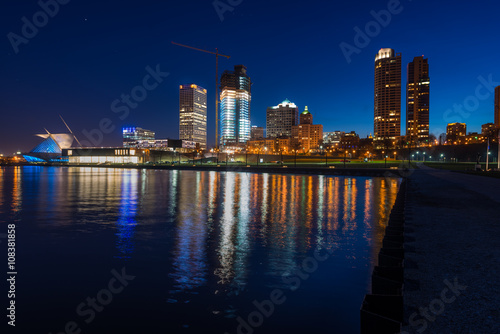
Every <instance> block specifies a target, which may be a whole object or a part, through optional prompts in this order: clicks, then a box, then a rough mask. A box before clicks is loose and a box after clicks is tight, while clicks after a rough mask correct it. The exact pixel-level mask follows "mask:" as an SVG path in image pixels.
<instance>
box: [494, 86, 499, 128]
mask: <svg viewBox="0 0 500 334" xmlns="http://www.w3.org/2000/svg"><path fill="white" fill-rule="evenodd" d="M495 126H496V127H497V128H499V129H500V86H497V87H496V88H495Z"/></svg>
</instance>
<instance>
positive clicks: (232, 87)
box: [219, 65, 252, 145]
mask: <svg viewBox="0 0 500 334" xmlns="http://www.w3.org/2000/svg"><path fill="white" fill-rule="evenodd" d="M251 85H252V82H251V81H250V77H249V76H248V75H247V68H246V67H245V66H243V65H236V66H235V67H234V71H224V73H223V74H222V77H221V85H220V89H221V95H220V141H219V142H220V144H221V145H232V144H234V145H238V144H244V143H246V142H247V140H250V101H251V97H252V95H251Z"/></svg>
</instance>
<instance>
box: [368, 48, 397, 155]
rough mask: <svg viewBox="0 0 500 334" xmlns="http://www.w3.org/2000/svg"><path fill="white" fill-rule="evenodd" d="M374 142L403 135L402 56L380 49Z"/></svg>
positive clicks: (376, 80)
mask: <svg viewBox="0 0 500 334" xmlns="http://www.w3.org/2000/svg"><path fill="white" fill-rule="evenodd" d="M374 133H375V136H374V142H375V145H376V146H377V144H376V143H378V144H379V145H378V146H381V143H382V142H383V141H385V140H395V139H396V137H398V136H400V134H401V54H400V53H398V54H396V53H395V52H394V50H393V49H380V51H379V52H378V54H377V55H376V57H375V108H374Z"/></svg>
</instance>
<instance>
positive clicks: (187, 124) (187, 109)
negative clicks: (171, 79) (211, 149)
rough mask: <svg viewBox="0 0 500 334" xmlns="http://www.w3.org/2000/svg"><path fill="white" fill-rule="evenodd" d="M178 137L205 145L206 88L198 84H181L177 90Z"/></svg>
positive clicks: (201, 145)
mask: <svg viewBox="0 0 500 334" xmlns="http://www.w3.org/2000/svg"><path fill="white" fill-rule="evenodd" d="M179 139H181V140H189V141H194V142H196V143H199V144H200V147H201V148H202V149H205V148H206V147H207V90H206V89H205V88H203V87H200V86H198V85H194V84H191V85H181V86H180V90H179Z"/></svg>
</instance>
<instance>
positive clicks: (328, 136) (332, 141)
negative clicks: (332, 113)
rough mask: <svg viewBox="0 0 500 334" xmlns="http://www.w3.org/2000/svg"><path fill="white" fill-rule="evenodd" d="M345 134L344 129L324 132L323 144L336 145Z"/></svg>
mask: <svg viewBox="0 0 500 334" xmlns="http://www.w3.org/2000/svg"><path fill="white" fill-rule="evenodd" d="M344 134H345V132H344V131H332V132H323V144H325V145H336V144H339V143H340V139H341V138H342V136H343V135H344Z"/></svg>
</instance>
